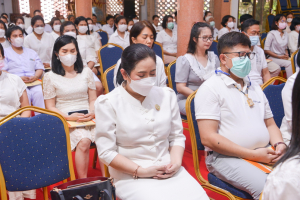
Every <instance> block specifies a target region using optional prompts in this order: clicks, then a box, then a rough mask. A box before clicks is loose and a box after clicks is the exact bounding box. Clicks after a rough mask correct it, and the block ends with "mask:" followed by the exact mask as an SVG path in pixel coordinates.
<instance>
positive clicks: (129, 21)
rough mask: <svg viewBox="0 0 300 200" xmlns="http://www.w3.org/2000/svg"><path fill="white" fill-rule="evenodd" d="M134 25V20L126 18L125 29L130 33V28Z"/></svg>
mask: <svg viewBox="0 0 300 200" xmlns="http://www.w3.org/2000/svg"><path fill="white" fill-rule="evenodd" d="M133 25H134V22H133V20H132V19H128V20H127V31H128V33H130V30H131V29H132V26H133Z"/></svg>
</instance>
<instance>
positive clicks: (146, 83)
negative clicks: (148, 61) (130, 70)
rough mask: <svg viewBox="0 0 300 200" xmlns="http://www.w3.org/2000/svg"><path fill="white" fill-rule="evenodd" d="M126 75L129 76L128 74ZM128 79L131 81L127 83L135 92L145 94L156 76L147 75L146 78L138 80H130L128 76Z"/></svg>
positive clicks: (152, 84)
mask: <svg viewBox="0 0 300 200" xmlns="http://www.w3.org/2000/svg"><path fill="white" fill-rule="evenodd" d="M127 75H128V74H127ZM128 77H129V78H130V76H129V75H128ZM130 80H131V82H130V83H129V87H130V88H131V89H132V90H133V91H134V92H136V93H138V94H140V95H142V96H147V95H148V94H149V92H150V90H151V89H152V87H153V86H154V84H155V82H156V77H148V78H143V79H140V80H132V79H131V78H130Z"/></svg>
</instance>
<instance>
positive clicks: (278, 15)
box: [271, 14, 286, 30]
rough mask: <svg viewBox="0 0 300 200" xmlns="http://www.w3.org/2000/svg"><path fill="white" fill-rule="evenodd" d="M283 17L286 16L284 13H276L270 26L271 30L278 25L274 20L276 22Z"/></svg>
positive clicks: (275, 28)
mask: <svg viewBox="0 0 300 200" xmlns="http://www.w3.org/2000/svg"><path fill="white" fill-rule="evenodd" d="M283 17H285V18H286V16H285V15H284V14H277V15H276V16H275V18H274V20H273V23H272V26H271V30H278V26H277V25H276V24H275V22H277V23H278V21H279V20H281V19H282V18H283Z"/></svg>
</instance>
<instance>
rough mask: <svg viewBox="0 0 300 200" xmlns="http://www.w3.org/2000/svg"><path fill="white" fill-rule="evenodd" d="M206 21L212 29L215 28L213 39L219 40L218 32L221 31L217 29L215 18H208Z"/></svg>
mask: <svg viewBox="0 0 300 200" xmlns="http://www.w3.org/2000/svg"><path fill="white" fill-rule="evenodd" d="M205 21H206V23H207V24H208V25H210V26H211V27H212V28H213V37H214V40H216V39H217V37H218V32H219V30H218V29H217V28H216V26H215V25H216V23H215V19H214V17H213V16H207V17H206V18H205Z"/></svg>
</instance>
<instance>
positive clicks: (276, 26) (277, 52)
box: [264, 14, 293, 78]
mask: <svg viewBox="0 0 300 200" xmlns="http://www.w3.org/2000/svg"><path fill="white" fill-rule="evenodd" d="M286 26H287V23H286V17H285V16H284V15H283V14H278V15H276V16H275V18H274V21H273V24H272V30H271V31H270V32H269V33H268V35H267V38H266V42H265V46H264V50H265V54H267V57H269V58H270V59H271V60H272V61H273V62H275V63H276V64H277V65H279V66H280V67H284V68H285V71H286V76H287V78H289V77H290V76H291V75H292V74H293V69H292V63H291V61H290V60H289V54H288V51H287V46H288V34H287V33H285V32H283V30H284V29H285V28H286ZM276 70H277V68H276V69H272V68H270V67H269V71H270V72H271V74H272V72H274V71H276ZM272 76H273V75H272ZM275 76H276V75H275Z"/></svg>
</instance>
